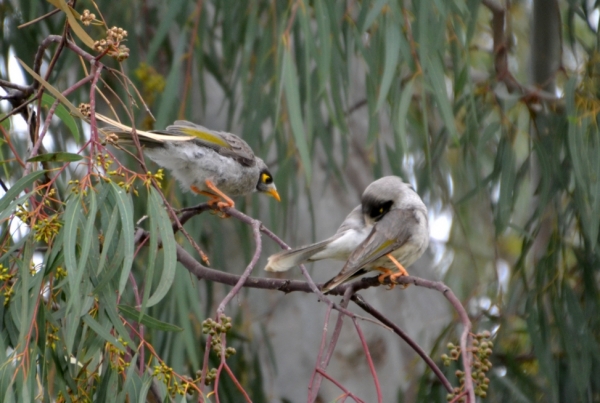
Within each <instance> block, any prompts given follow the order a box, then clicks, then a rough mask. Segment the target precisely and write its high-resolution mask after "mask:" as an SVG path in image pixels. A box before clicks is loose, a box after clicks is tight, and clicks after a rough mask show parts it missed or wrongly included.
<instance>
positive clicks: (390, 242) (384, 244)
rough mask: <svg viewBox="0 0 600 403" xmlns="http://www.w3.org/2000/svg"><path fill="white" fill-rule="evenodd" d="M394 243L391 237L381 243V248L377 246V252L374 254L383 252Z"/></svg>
mask: <svg viewBox="0 0 600 403" xmlns="http://www.w3.org/2000/svg"><path fill="white" fill-rule="evenodd" d="M391 244H392V241H390V240H389V239H388V240H387V241H385V242H384V243H382V244H381V245H379V248H377V249H376V250H375V252H373V254H375V253H378V252H381V251H382V250H384V249H385V248H387V247H388V246H390V245H391Z"/></svg>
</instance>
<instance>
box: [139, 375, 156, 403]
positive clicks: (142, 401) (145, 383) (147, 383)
mask: <svg viewBox="0 0 600 403" xmlns="http://www.w3.org/2000/svg"><path fill="white" fill-rule="evenodd" d="M153 380H154V378H153V377H152V375H150V374H149V373H148V372H144V377H143V378H142V388H141V389H140V395H139V398H138V403H147V402H148V401H149V400H148V399H146V397H147V396H148V391H149V390H150V387H151V386H152V382H153Z"/></svg>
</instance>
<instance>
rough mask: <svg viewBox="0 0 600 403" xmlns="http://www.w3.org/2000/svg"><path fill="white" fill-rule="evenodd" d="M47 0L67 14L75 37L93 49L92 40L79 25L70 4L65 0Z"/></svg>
mask: <svg viewBox="0 0 600 403" xmlns="http://www.w3.org/2000/svg"><path fill="white" fill-rule="evenodd" d="M47 1H48V2H49V3H51V4H52V5H54V6H55V7H57V8H59V9H61V10H62V11H64V13H65V14H66V15H67V19H68V20H69V25H70V26H71V29H72V30H73V32H74V33H75V35H77V37H78V38H79V39H81V41H82V42H83V43H85V44H86V45H87V47H88V48H90V49H93V48H94V40H93V39H92V38H91V37H90V36H89V35H88V33H87V32H85V30H84V29H83V28H82V27H81V25H80V24H79V20H78V19H77V18H76V17H75V13H74V11H73V9H72V8H71V6H69V5H68V4H67V2H66V1H65V0H47Z"/></svg>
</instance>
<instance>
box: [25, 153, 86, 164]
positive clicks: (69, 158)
mask: <svg viewBox="0 0 600 403" xmlns="http://www.w3.org/2000/svg"><path fill="white" fill-rule="evenodd" d="M82 159H83V157H82V156H81V155H79V154H72V153H66V152H62V151H61V152H57V153H48V154H41V155H37V156H35V157H33V158H29V159H28V160H27V162H42V161H47V162H74V161H81V160H82Z"/></svg>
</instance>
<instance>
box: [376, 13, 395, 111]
mask: <svg viewBox="0 0 600 403" xmlns="http://www.w3.org/2000/svg"><path fill="white" fill-rule="evenodd" d="M385 35H386V38H385V63H384V65H383V75H382V77H381V82H380V84H379V96H378V98H377V104H376V106H375V112H378V111H379V109H380V108H381V106H382V105H383V103H384V102H385V100H386V98H387V95H388V92H389V91H390V86H391V85H392V81H393V79H394V77H395V76H396V70H397V66H398V60H399V56H400V47H399V46H398V42H400V31H399V30H398V26H397V25H396V24H394V23H393V21H390V18H386V32H385Z"/></svg>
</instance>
